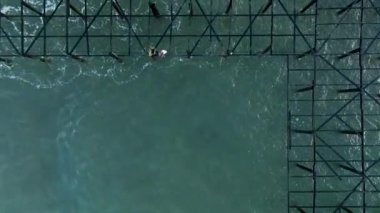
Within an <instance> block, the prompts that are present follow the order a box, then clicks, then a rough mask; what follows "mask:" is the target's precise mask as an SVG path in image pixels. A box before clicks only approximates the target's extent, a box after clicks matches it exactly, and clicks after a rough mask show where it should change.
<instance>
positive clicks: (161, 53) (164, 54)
mask: <svg viewBox="0 0 380 213" xmlns="http://www.w3.org/2000/svg"><path fill="white" fill-rule="evenodd" d="M166 54H168V51H167V50H161V51H160V53H159V54H158V56H159V57H160V58H165V56H166Z"/></svg>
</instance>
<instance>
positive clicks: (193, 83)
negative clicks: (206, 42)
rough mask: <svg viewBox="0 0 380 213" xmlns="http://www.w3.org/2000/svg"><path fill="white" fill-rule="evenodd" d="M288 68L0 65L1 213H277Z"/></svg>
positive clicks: (264, 64) (271, 62)
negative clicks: (286, 70) (0, 120)
mask: <svg viewBox="0 0 380 213" xmlns="http://www.w3.org/2000/svg"><path fill="white" fill-rule="evenodd" d="M285 63H286V61H285V60H284V58H280V57H278V58H276V57H267V58H266V57H262V58H228V59H224V58H212V57H205V58H194V59H182V58H170V57H169V58H167V59H165V60H162V61H152V60H150V59H149V58H145V57H143V58H131V59H126V61H125V62H124V63H123V64H115V62H114V61H113V60H112V59H107V60H104V61H96V60H93V59H90V61H88V62H87V63H86V64H80V63H78V62H76V61H73V60H70V59H56V60H53V61H52V62H51V63H50V64H49V65H46V64H43V63H41V62H38V61H33V60H25V59H22V60H21V59H20V60H16V61H15V62H14V63H13V66H11V67H8V66H6V65H1V66H2V75H1V80H0V81H1V83H0V87H1V89H0V112H1V117H2V122H1V123H0V132H1V138H2V139H1V143H0V145H1V151H0V161H1V162H2V163H1V169H0V179H1V182H0V188H1V190H0V191H1V192H0V209H1V212H6V213H8V212H31V213H32V212H36V213H42V212H46V213H47V212H49V213H50V212H62V213H68V212H91V213H92V212H99V213H105V212H112V213H113V212H139V213H145V212H146V213H151V212H186V213H187V212H189V213H190V212H205V213H206V212H226V213H231V212H242V213H245V212H247V213H248V212H284V211H285V209H286V205H287V202H286V194H287V192H286V184H287V180H286V151H285V141H286V140H285V136H286V134H285V132H286V131H285V129H286V117H285V116H286V90H285V88H286V75H285V69H284V68H285V67H286V66H285ZM61 67H65V69H61Z"/></svg>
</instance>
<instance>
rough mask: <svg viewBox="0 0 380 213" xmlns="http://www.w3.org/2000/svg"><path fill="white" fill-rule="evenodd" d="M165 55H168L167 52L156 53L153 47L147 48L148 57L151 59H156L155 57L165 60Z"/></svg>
mask: <svg viewBox="0 0 380 213" xmlns="http://www.w3.org/2000/svg"><path fill="white" fill-rule="evenodd" d="M166 54H168V51H167V50H160V51H158V50H157V49H156V48H154V47H151V48H149V51H148V55H149V57H152V58H156V57H159V58H165V56H166Z"/></svg>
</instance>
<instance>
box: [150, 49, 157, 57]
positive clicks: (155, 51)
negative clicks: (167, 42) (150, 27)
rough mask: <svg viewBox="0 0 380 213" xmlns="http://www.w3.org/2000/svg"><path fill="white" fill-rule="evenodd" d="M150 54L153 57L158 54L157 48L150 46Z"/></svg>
mask: <svg viewBox="0 0 380 213" xmlns="http://www.w3.org/2000/svg"><path fill="white" fill-rule="evenodd" d="M148 55H149V57H152V58H154V57H156V56H158V51H157V49H156V48H154V47H151V48H149V51H148Z"/></svg>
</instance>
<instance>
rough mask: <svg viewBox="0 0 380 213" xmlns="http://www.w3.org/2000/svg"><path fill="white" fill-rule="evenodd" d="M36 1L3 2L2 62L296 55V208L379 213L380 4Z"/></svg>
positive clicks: (291, 129)
mask: <svg viewBox="0 0 380 213" xmlns="http://www.w3.org/2000/svg"><path fill="white" fill-rule="evenodd" d="M4 2H5V3H4ZM36 2H37V1H28V0H18V1H13V0H12V1H10V0H9V1H5V0H4V1H2V3H1V5H0V9H1V13H0V63H12V59H13V58H15V57H28V58H37V59H40V60H41V61H42V62H48V61H49V60H54V58H55V57H71V58H73V59H75V60H78V61H80V62H84V61H85V60H86V59H87V58H89V57H111V58H114V59H115V60H116V61H117V62H123V59H124V58H125V57H136V56H147V51H148V48H150V47H154V48H157V49H167V50H169V54H170V55H171V56H178V57H189V58H191V57H201V56H223V57H239V56H240V57H242V56H262V55H271V56H278V57H283V58H286V62H287V63H286V64H287V68H286V71H287V89H288V90H287V94H288V96H287V113H288V116H287V118H288V119H287V132H288V138H287V153H288V155H287V156H288V158H287V166H288V170H287V171H288V212H301V213H302V212H313V213H315V212H334V213H335V212H348V213H349V212H379V211H380V191H379V189H380V107H379V105H380V93H379V91H380V86H379V84H380V80H379V79H380V70H379V69H380V49H379V48H380V43H379V41H380V39H379V37H380V2H379V1H375V0H239V1H238V0H236V1H231V2H230V1H228V0H226V1H223V2H224V4H221V3H220V2H222V1H216V0H166V1H157V8H158V10H159V11H160V17H155V16H154V14H152V11H151V10H150V9H149V7H148V1H137V0H99V1H92V0H91V1H90V0H81V1H79V0H51V1H47V0H41V1H38V2H37V3H36ZM52 2H53V3H54V4H53V3H52ZM236 2H239V4H237V3H236ZM230 3H231V4H230ZM144 5H145V6H144ZM238 5H240V6H238ZM241 5H243V6H241ZM9 8H13V9H9ZM48 59H49V60H48Z"/></svg>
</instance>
